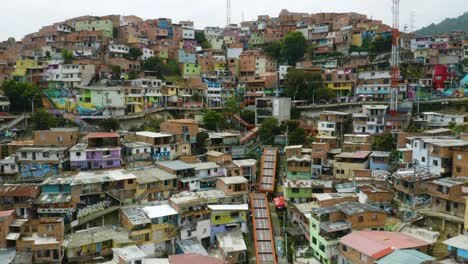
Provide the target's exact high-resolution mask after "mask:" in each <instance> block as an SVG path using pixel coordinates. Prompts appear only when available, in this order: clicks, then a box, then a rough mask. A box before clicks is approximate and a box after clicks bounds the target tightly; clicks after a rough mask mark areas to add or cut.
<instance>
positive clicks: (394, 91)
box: [390, 0, 400, 116]
mask: <svg viewBox="0 0 468 264" xmlns="http://www.w3.org/2000/svg"><path fill="white" fill-rule="evenodd" d="M399 28H400V0H393V29H392V33H393V34H392V59H391V66H392V81H391V87H390V88H391V89H390V94H391V95H390V115H391V116H396V115H398V89H399V88H398V79H399V77H400V30H399Z"/></svg>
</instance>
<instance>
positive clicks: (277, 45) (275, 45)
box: [262, 41, 281, 63]
mask: <svg viewBox="0 0 468 264" xmlns="http://www.w3.org/2000/svg"><path fill="white" fill-rule="evenodd" d="M262 50H263V53H265V55H267V56H270V57H272V58H273V59H275V60H276V62H278V63H279V62H280V61H281V42H277V41H275V42H268V43H266V44H264V45H263V47H262Z"/></svg>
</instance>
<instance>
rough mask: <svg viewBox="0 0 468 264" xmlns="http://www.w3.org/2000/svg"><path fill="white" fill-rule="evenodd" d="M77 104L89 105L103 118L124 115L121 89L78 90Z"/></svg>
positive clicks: (92, 88) (94, 87)
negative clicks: (99, 112)
mask: <svg viewBox="0 0 468 264" xmlns="http://www.w3.org/2000/svg"><path fill="white" fill-rule="evenodd" d="M79 92H80V93H79V94H78V95H77V96H76V100H77V103H78V104H79V103H91V104H92V105H93V106H94V107H96V109H98V110H101V111H102V112H103V116H121V115H125V109H126V105H125V95H124V93H123V92H122V91H121V87H99V86H86V87H82V88H79Z"/></svg>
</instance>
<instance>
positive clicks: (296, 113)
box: [291, 107, 301, 119]
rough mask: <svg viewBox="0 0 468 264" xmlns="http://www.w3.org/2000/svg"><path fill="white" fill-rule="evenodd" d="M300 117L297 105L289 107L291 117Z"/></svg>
mask: <svg viewBox="0 0 468 264" xmlns="http://www.w3.org/2000/svg"><path fill="white" fill-rule="evenodd" d="M300 118H301V110H300V109H298V108H297V107H291V119H300Z"/></svg>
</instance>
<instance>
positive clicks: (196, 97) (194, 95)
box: [192, 93, 203, 102]
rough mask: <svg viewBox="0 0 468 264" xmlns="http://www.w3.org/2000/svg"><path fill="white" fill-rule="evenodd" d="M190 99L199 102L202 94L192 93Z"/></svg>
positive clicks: (201, 99)
mask: <svg viewBox="0 0 468 264" xmlns="http://www.w3.org/2000/svg"><path fill="white" fill-rule="evenodd" d="M192 101H194V102H201V101H203V96H201V95H200V94H199V93H194V94H193V95H192Z"/></svg>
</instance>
